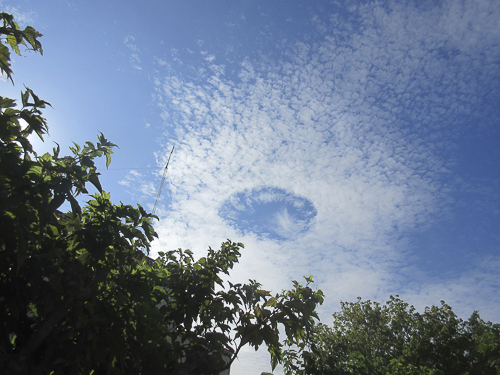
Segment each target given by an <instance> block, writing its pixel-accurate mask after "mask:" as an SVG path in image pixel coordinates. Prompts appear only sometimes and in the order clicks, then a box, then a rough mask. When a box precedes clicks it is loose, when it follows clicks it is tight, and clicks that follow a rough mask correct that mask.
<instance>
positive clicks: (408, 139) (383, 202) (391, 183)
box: [154, 1, 500, 322]
mask: <svg viewBox="0 0 500 375" xmlns="http://www.w3.org/2000/svg"><path fill="white" fill-rule="evenodd" d="M420 4H421V3H420V2H419V3H418V5H417V3H413V4H412V3H411V2H410V4H409V5H404V6H403V5H399V4H397V3H394V2H392V3H387V4H385V5H380V4H379V3H377V2H372V3H367V4H364V3H363V4H359V5H352V4H351V5H339V6H332V7H330V8H328V9H327V10H326V11H325V12H322V13H319V12H318V14H317V15H315V16H314V17H311V18H309V19H308V28H306V29H305V31H304V33H303V34H302V36H301V37H298V38H294V39H286V40H285V39H283V38H281V37H277V38H274V39H273V38H270V42H269V43H271V44H272V49H273V54H272V55H271V54H265V53H264V52H265V51H266V50H267V49H266V48H271V47H270V45H268V46H263V47H262V49H261V54H258V55H245V53H244V51H239V52H234V54H232V55H231V56H230V57H229V56H226V55H224V54H221V55H217V54H216V53H211V52H210V51H208V52H207V51H200V55H199V56H201V58H202V59H201V62H197V63H196V64H195V63H191V65H190V62H189V61H183V62H182V66H183V69H182V70H179V69H177V68H176V67H180V66H181V64H179V60H178V57H175V58H173V59H172V62H166V61H164V60H161V64H158V65H159V66H158V68H159V71H158V72H159V73H158V75H157V77H156V78H155V81H154V82H155V87H156V93H155V97H156V102H157V104H158V105H159V106H160V108H161V111H162V117H163V119H164V120H165V124H166V127H165V152H164V153H163V154H164V155H168V151H167V150H169V149H170V148H171V144H175V146H176V148H175V154H174V156H173V159H172V162H171V165H170V169H169V173H168V179H169V181H168V183H169V188H170V205H169V207H165V208H164V209H163V210H162V209H160V210H159V211H158V212H159V214H160V215H161V216H162V221H161V222H160V224H159V225H158V227H157V230H158V232H159V234H160V241H158V243H157V244H156V245H155V247H154V251H159V250H160V249H164V248H177V247H183V248H184V247H189V248H192V249H193V250H194V251H195V253H197V254H199V255H201V254H202V253H203V251H204V249H206V248H207V247H208V246H209V245H210V246H212V247H216V246H217V245H218V244H219V243H220V242H222V241H223V240H224V239H225V238H231V239H233V240H237V241H241V242H244V243H245V245H246V249H245V252H244V254H243V257H242V260H241V264H240V265H239V266H238V267H237V269H236V270H235V273H234V275H233V277H234V278H235V279H238V280H243V281H244V280H245V279H248V278H252V279H257V280H259V281H261V282H262V283H263V284H264V285H265V287H266V288H268V289H273V290H280V289H282V288H287V287H288V286H289V285H290V283H289V282H290V280H291V279H299V278H301V276H302V275H309V274H313V275H315V279H316V280H317V283H318V286H319V287H321V288H322V289H323V290H324V291H325V293H326V295H327V302H326V304H325V306H324V307H323V308H322V316H323V318H324V319H325V320H326V321H327V322H328V320H329V318H328V316H329V314H330V313H331V312H333V310H334V309H336V308H337V307H338V301H339V300H341V299H342V300H345V299H349V300H352V299H353V298H355V297H356V296H358V295H359V296H362V297H363V298H376V299H379V300H384V299H385V298H387V297H388V295H389V294H391V293H394V294H396V293H398V294H401V295H402V296H403V298H405V297H408V299H409V301H410V302H412V303H415V304H416V305H417V306H421V307H423V306H424V305H425V304H432V303H439V300H440V299H445V300H446V301H447V302H449V303H450V304H451V305H452V306H454V307H455V306H456V309H457V311H458V312H459V313H463V314H470V313H471V312H472V310H473V309H477V308H479V309H480V310H482V311H484V312H485V314H486V318H488V319H497V320H498V319H500V315H498V311H499V309H498V307H500V300H499V298H498V296H497V293H496V292H497V291H498V287H499V279H498V276H497V273H496V269H498V267H496V268H495V267H492V264H498V262H499V258H498V256H490V257H489V258H488V260H487V261H486V260H482V261H476V260H474V261H473V262H471V263H473V264H474V266H473V267H472V268H471V269H468V270H467V272H466V273H463V274H460V275H458V276H454V277H443V278H441V279H429V278H428V275H426V272H425V269H421V268H419V266H418V265H416V263H415V259H416V258H418V256H419V254H418V251H419V249H418V248H415V247H413V246H412V238H413V237H412V236H414V235H415V233H419V232H420V233H421V232H422V231H425V230H426V229H427V228H430V227H431V226H432V225H433V224H434V223H437V222H440V221H442V220H444V219H445V218H446V217H447V215H448V214H449V212H450V210H452V209H453V206H452V205H451V204H450V202H451V200H450V199H451V198H450V197H451V195H452V193H453V192H454V191H456V190H457V189H458V190H459V189H461V187H462V185H461V182H460V181H459V180H460V178H458V176H456V175H455V174H454V173H455V171H454V169H453V168H454V162H455V159H454V158H453V155H454V152H455V150H456V146H457V144H459V143H460V140H461V139H462V138H464V137H466V136H467V134H468V133H469V132H470V131H471V130H472V129H474V131H476V132H484V131H487V130H488V129H489V127H490V126H492V124H494V123H497V122H498V119H499V117H498V112H494V105H493V104H492V103H495V98H496V99H497V101H498V99H499V93H498V82H499V78H500V74H499V71H500V70H499V63H498V62H499V60H500V59H499V58H500V49H499V48H500V47H499V44H498V40H500V35H499V34H500V27H499V21H498V20H499V19H500V9H499V8H500V5H499V4H497V3H495V2H489V1H478V2H465V1H464V2H457V1H450V2H446V1H444V2H441V3H440V4H439V5H435V4H434V3H431V2H429V3H427V4H426V5H420ZM242 19H244V17H243V18H242ZM233 26H234V25H231V27H233ZM275 35H278V36H280V34H279V33H275ZM189 52H190V53H192V51H189ZM158 61H160V60H159V59H158ZM235 66H236V68H235ZM485 114H487V116H485ZM478 119H479V120H478ZM164 159H165V160H164ZM165 161H166V158H160V160H159V165H164V163H165ZM457 181H458V182H457ZM263 187H272V188H273V189H278V191H284V192H287V193H289V194H290V196H296V197H303V198H304V199H305V201H307V202H311V203H310V204H311V207H313V208H314V212H315V216H314V219H313V220H312V221H310V223H312V224H311V225H310V227H308V230H307V231H304V232H303V235H301V236H290V235H289V234H290V233H292V232H300V231H301V230H302V229H303V228H304V225H305V223H304V222H300V220H301V219H300V217H297V216H294V215H293V213H292V212H291V211H290V209H289V208H287V207H285V206H281V207H278V208H275V210H274V211H272V210H271V211H269V212H271V213H270V215H271V217H270V218H269V220H271V221H272V222H273V223H274V225H275V228H277V229H275V233H278V232H279V231H281V232H280V235H277V236H267V237H266V236H262V233H259V230H258V229H255V228H253V227H252V226H251V225H249V226H247V227H245V222H240V223H239V225H235V220H238V219H241V216H238V215H239V214H237V213H238V212H239V211H238V210H240V211H241V210H242V209H248V210H250V211H251V209H252V207H253V206H252V204H253V203H252V202H250V203H248V200H250V201H251V200H252V199H255V198H251V197H252V196H251V194H249V192H256V191H257V192H258V191H262V190H259V189H263ZM245 194H246V195H245ZM245 197H246V198H245ZM245 199H247V201H245ZM271 201H272V199H271ZM228 202H229V203H230V205H229V206H228V204H229V203H228ZM254 203H255V202H254ZM228 207H230V209H229V208H228ZM231 210H232V211H231ZM228 215H229V216H231V215H233V216H232V217H229V219H228ZM308 220H309V219H308ZM308 223H309V221H308ZM246 224H248V222H247V223H246ZM445 256H449V257H452V256H453V254H445Z"/></svg>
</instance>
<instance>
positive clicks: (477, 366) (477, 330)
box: [296, 296, 500, 375]
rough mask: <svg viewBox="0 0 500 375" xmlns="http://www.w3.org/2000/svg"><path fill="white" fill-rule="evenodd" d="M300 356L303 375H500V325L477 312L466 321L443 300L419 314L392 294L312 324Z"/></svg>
mask: <svg viewBox="0 0 500 375" xmlns="http://www.w3.org/2000/svg"><path fill="white" fill-rule="evenodd" d="M301 360H302V361H301V363H300V365H301V366H297V367H296V368H297V369H298V371H297V373H303V374H321V375H326V374H336V375H344V374H345V375H347V374H359V375H362V374H373V375H377V374H380V375H389V374H391V375H392V374H408V375H425V374H428V375H431V374H432V375H460V374H463V375H466V374H467V375H473V374H477V375H479V374H481V375H488V374H500V325H498V324H493V323H491V322H485V321H483V320H482V319H481V318H480V316H479V314H478V313H477V312H474V313H473V314H472V315H471V317H470V318H469V319H468V320H466V321H464V320H462V319H460V318H458V317H457V316H456V315H455V313H454V312H453V310H452V308H451V307H450V306H449V305H447V304H446V303H444V302H442V304H441V306H432V307H428V308H426V309H425V311H424V312H423V313H419V312H417V311H416V310H415V308H414V307H413V306H411V305H409V304H408V303H406V302H404V301H402V300H401V299H399V298H397V297H393V296H391V298H390V300H389V301H387V302H386V304H384V305H381V304H379V303H377V302H372V301H361V299H358V301H357V302H350V303H349V302H342V303H341V311H339V312H337V313H335V314H333V325H332V326H327V325H324V324H318V325H317V326H315V328H314V330H313V333H312V334H311V335H310V336H309V342H308V350H307V351H304V352H303V353H302V357H301Z"/></svg>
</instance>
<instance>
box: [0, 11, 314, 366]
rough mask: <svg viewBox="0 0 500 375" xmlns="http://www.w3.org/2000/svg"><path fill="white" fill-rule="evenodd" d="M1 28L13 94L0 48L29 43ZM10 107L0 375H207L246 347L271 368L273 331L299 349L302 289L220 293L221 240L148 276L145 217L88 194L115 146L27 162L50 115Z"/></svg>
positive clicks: (276, 351) (2, 159) (224, 286)
mask: <svg viewBox="0 0 500 375" xmlns="http://www.w3.org/2000/svg"><path fill="white" fill-rule="evenodd" d="M0 19H1V20H2V21H3V27H1V28H0V35H3V36H4V37H3V39H2V42H1V43H0V69H1V71H2V73H4V74H5V75H6V76H7V78H8V79H10V80H11V81H12V74H13V72H12V70H11V68H10V53H9V48H8V47H7V46H10V48H12V49H13V50H14V51H15V52H16V53H20V50H19V47H20V46H21V45H25V46H26V47H29V48H30V49H32V50H34V51H37V52H40V53H41V52H42V47H41V44H40V42H39V41H38V38H39V37H40V36H41V34H40V33H38V32H37V31H36V30H35V29H33V28H31V27H27V28H25V29H24V30H21V29H19V26H18V25H17V24H16V22H15V21H14V19H13V17H12V15H10V14H7V13H1V14H0ZM21 102H22V107H21V108H20V109H19V108H16V103H15V101H14V100H12V99H9V98H4V97H0V228H2V229H1V235H0V373H2V374H45V373H47V374H92V373H94V374H103V373H105V374H160V373H168V374H216V373H219V372H220V371H221V370H223V369H225V368H229V366H230V365H231V363H232V362H233V361H234V359H235V358H236V356H237V355H238V353H239V351H240V349H241V348H242V347H243V346H244V345H247V344H248V345H251V346H253V347H255V348H256V349H257V348H258V347H260V346H261V345H262V344H265V345H266V346H267V347H268V350H269V352H270V354H271V361H272V365H273V368H274V367H275V366H276V365H277V363H278V362H280V361H282V360H283V351H282V346H283V344H282V343H281V342H280V338H279V332H280V328H281V329H282V330H283V331H284V332H285V334H286V343H292V342H293V343H296V344H299V345H301V344H302V343H303V341H304V339H305V337H306V336H307V333H308V332H309V330H310V329H311V327H312V326H313V322H314V318H317V315H316V312H315V308H316V306H317V305H318V304H319V303H322V300H323V295H322V292H321V291H314V290H312V289H311V287H310V284H311V283H312V278H311V277H309V278H306V285H305V286H302V285H300V284H299V283H298V282H294V285H293V289H292V290H290V291H283V292H282V293H279V294H275V295H271V293H270V292H268V291H265V290H263V289H262V288H261V285H260V284H259V283H258V282H256V281H252V280H251V281H250V282H249V283H247V284H231V283H227V282H224V281H223V279H222V276H223V275H224V274H226V275H227V274H229V271H230V270H231V268H232V267H233V265H234V264H235V263H236V262H237V261H238V258H239V256H240V250H241V249H242V248H243V245H242V244H240V243H234V242H231V241H229V240H228V241H227V242H224V243H223V244H222V246H221V249H220V250H217V251H215V250H212V249H209V250H208V253H207V256H206V257H202V258H201V259H198V260H195V259H194V257H193V254H192V253H191V252H190V251H189V250H186V251H182V250H180V249H179V250H176V251H169V252H166V253H161V254H160V256H159V257H158V259H156V260H155V261H154V262H153V263H152V264H150V262H149V261H148V259H147V258H146V257H145V255H144V252H143V251H145V252H146V253H148V252H149V246H150V242H151V241H152V240H153V239H154V237H156V233H155V231H154V229H153V226H152V219H154V218H156V216H153V215H152V214H149V213H147V212H146V211H145V210H144V209H143V208H142V207H141V206H139V205H138V206H137V208H134V207H132V206H130V205H124V204H119V205H116V204H113V203H112V202H111V199H110V194H109V193H107V192H105V191H103V189H102V187H101V184H100V182H99V173H98V172H97V168H96V165H95V162H94V160H95V159H96V158H98V157H101V156H104V157H105V158H106V166H108V165H109V163H110V162H111V154H112V153H113V147H115V145H114V144H113V143H111V142H109V141H108V140H107V139H106V138H105V137H104V135H102V134H101V135H99V136H98V140H97V143H96V144H94V143H92V142H86V143H85V145H84V146H83V147H80V146H79V145H77V144H75V145H74V147H71V148H70V149H71V152H72V154H71V155H68V156H60V148H59V146H58V145H56V147H55V148H54V150H53V153H52V154H50V153H46V154H44V155H41V156H39V155H37V153H36V152H35V151H34V150H33V147H32V145H31V143H30V141H29V139H28V137H29V136H30V135H32V134H36V135H38V136H39V137H40V138H41V139H42V140H43V135H44V134H46V133H47V131H48V126H47V123H46V120H45V119H44V118H43V116H42V109H43V108H45V107H46V106H47V105H49V103H47V102H45V101H43V100H41V99H40V98H38V97H37V96H36V95H35V93H34V92H33V91H32V90H31V89H29V88H27V89H26V90H25V91H24V92H23V93H22V94H21ZM88 183H90V184H92V185H93V186H94V188H95V189H96V191H97V192H96V193H95V194H92V195H89V192H88V190H87V187H88ZM79 195H80V196H83V197H86V199H88V201H87V203H86V205H85V206H84V207H83V208H82V207H81V206H80V203H79V201H78V200H77V197H78V196H79ZM80 201H81V200H80ZM64 202H69V205H70V207H71V210H70V211H69V212H67V213H61V212H60V211H58V209H59V208H60V207H61V205H62V204H63V203H64Z"/></svg>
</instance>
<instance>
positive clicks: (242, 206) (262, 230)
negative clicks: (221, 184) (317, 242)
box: [219, 187, 316, 240]
mask: <svg viewBox="0 0 500 375" xmlns="http://www.w3.org/2000/svg"><path fill="white" fill-rule="evenodd" d="M219 215H220V216H221V217H222V218H223V219H225V220H226V221H227V222H228V223H229V224H230V225H231V226H233V227H235V228H237V229H239V230H241V231H242V232H243V233H248V232H253V233H256V234H258V235H259V236H262V237H266V238H274V239H279V240H287V239H290V240H291V239H295V238H296V237H297V236H298V235H300V234H301V233H304V232H306V231H308V230H309V227H310V225H311V220H312V219H313V218H314V217H315V216H316V209H315V208H314V205H313V204H312V202H311V201H310V200H309V199H307V198H304V197H299V196H297V195H295V194H293V193H290V192H287V191H285V190H283V189H278V188H273V187H261V188H255V189H252V190H244V191H242V192H239V193H236V194H233V195H232V196H231V197H229V198H228V199H227V200H226V201H224V202H223V203H222V206H221V208H220V210H219Z"/></svg>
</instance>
